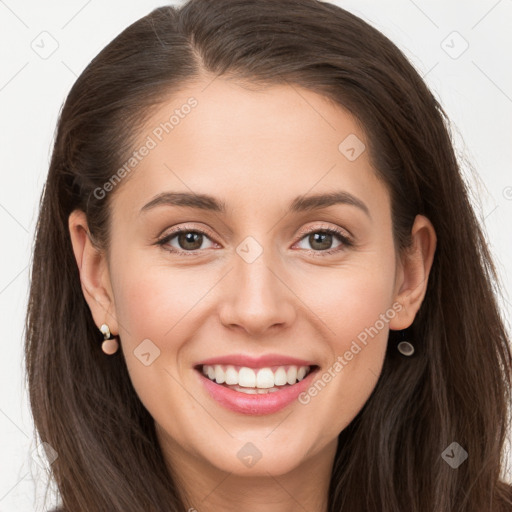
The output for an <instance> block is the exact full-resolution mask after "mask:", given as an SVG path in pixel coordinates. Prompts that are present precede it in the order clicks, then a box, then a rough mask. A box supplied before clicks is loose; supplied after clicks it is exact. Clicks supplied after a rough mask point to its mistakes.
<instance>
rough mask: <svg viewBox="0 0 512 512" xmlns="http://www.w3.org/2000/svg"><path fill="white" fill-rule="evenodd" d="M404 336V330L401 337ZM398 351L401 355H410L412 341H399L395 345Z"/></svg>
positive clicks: (412, 348)
mask: <svg viewBox="0 0 512 512" xmlns="http://www.w3.org/2000/svg"><path fill="white" fill-rule="evenodd" d="M404 336H405V330H404V331H402V338H403V337H404ZM396 348H397V350H398V352H400V354H402V355H403V356H412V355H413V354H414V345H413V344H412V343H409V342H408V341H405V340H403V341H401V342H400V343H399V344H398V345H397V346H396Z"/></svg>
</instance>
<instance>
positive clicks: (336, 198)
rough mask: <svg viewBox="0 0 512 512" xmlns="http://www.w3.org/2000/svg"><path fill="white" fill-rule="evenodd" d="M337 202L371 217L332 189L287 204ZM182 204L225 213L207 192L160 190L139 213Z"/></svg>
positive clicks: (298, 208)
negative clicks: (357, 209)
mask: <svg viewBox="0 0 512 512" xmlns="http://www.w3.org/2000/svg"><path fill="white" fill-rule="evenodd" d="M337 204H347V205H350V206H355V207H356V208H359V209H360V210H362V211H363V212H364V213H366V215H367V216H368V217H370V218H371V215H370V210H369V209H368V207H367V206H366V204H365V203H363V201H361V200H360V199H358V198H357V197H356V196H354V195H352V194H350V193H349V192H345V191H342V190H340V191H334V192H329V193H325V194H316V195H310V196H298V197H296V198H295V199H294V200H292V201H291V202H290V203H289V205H288V211H289V212H292V213H298V212H303V211H309V210H320V209H322V208H328V207H329V206H333V205H337ZM163 205H166V206H182V207H186V208H195V209H199V210H207V211H212V212H218V213H222V214H225V213H226V210H227V208H226V203H225V202H224V201H220V200H218V199H216V198H215V197H213V196H210V195H208V194H198V193H189V192H162V193H161V194H158V195H156V196H155V197H154V198H153V199H151V201H149V203H147V204H145V205H144V206H143V207H142V208H141V211H140V213H144V212H146V211H148V210H150V209H152V208H156V207H157V206H163Z"/></svg>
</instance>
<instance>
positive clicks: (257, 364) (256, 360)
mask: <svg viewBox="0 0 512 512" xmlns="http://www.w3.org/2000/svg"><path fill="white" fill-rule="evenodd" d="M214 364H224V365H233V366H246V367H248V368H266V367H268V366H286V365H296V366H315V363H314V362H312V361H307V360H305V359H298V358H296V357H291V356H287V355H282V354H265V355H263V356H259V357H254V356H249V355H244V354H229V355H225V356H218V357H211V358H209V359H205V360H203V361H200V362H199V363H197V364H196V366H203V365H214Z"/></svg>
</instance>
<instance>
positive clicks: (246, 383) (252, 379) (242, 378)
mask: <svg viewBox="0 0 512 512" xmlns="http://www.w3.org/2000/svg"><path fill="white" fill-rule="evenodd" d="M238 384H239V385H240V386H242V387H243V388H255V387H256V374H255V373H254V370H253V369H252V368H247V367H246V366H243V367H242V368H240V371H239V372H238Z"/></svg>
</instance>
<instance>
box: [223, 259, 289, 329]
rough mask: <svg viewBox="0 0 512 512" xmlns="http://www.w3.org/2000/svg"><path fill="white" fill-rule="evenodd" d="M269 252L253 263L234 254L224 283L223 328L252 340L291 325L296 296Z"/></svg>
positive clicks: (285, 274) (285, 273)
mask: <svg viewBox="0 0 512 512" xmlns="http://www.w3.org/2000/svg"><path fill="white" fill-rule="evenodd" d="M268 252H269V251H263V252H262V254H261V255H260V256H259V257H258V258H257V259H256V260H255V261H252V262H247V261H245V260H244V259H243V258H242V257H240V256H239V255H238V254H236V253H235V255H234V268H233V269H232V271H231V272H230V273H229V277H228V276H227V279H225V280H223V281H224V289H223V290H222V294H223V302H222V304H221V307H220V319H221V322H222V324H223V325H224V326H225V327H228V328H230V329H242V330H244V331H245V332H246V333H247V334H249V335H251V336H253V337H254V336H260V335H265V334H268V333H269V331H271V330H272V331H273V330H274V329H275V328H277V327H281V329H284V328H286V327H289V326H291V325H292V323H293V320H294V318H295V314H296V311H295V308H294V306H293V297H295V295H294V293H293V291H292V290H291V289H290V285H289V284H288V283H287V272H286V271H285V269H284V267H283V266H282V265H279V264H278V263H276V260H275V259H274V260H273V261H272V262H271V261H270V258H268V257H267V253H268Z"/></svg>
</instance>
